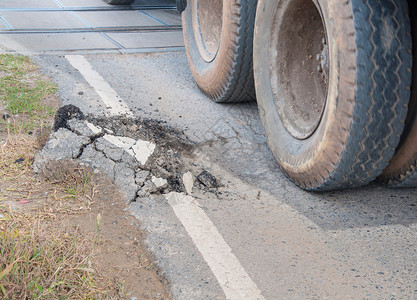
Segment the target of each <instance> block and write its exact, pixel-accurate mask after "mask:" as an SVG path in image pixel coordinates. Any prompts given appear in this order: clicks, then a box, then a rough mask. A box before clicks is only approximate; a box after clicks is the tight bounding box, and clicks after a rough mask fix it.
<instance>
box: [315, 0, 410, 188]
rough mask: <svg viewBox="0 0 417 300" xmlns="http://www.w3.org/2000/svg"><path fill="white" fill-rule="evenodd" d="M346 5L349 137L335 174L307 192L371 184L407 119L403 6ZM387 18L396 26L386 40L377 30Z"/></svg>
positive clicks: (407, 54) (407, 47) (407, 73)
mask: <svg viewBox="0 0 417 300" xmlns="http://www.w3.org/2000/svg"><path fill="white" fill-rule="evenodd" d="M346 2H347V3H348V2H349V1H346ZM351 3H352V7H353V11H354V23H355V31H356V44H357V49H354V50H355V51H356V53H357V54H356V56H357V82H356V93H355V99H354V101H355V103H356V106H355V109H354V113H353V116H352V117H351V118H352V125H351V130H350V131H351V134H350V136H349V138H348V139H347V142H346V144H345V145H343V146H342V148H344V149H345V150H344V152H343V153H342V155H341V159H340V161H339V163H338V167H337V168H336V170H335V171H334V172H333V173H332V174H331V176H330V177H328V178H327V179H326V180H325V181H324V182H323V183H322V184H319V185H315V184H314V185H313V186H315V187H314V188H311V189H312V190H330V189H337V188H349V187H358V186H362V185H365V184H367V183H369V182H371V181H372V180H374V179H375V178H376V177H377V176H378V175H380V173H381V172H382V171H383V170H384V168H385V167H386V166H387V165H388V163H389V160H390V159H391V157H392V156H393V155H394V152H395V148H396V146H397V144H398V142H399V141H400V135H401V132H402V129H403V127H404V121H405V118H406V113H407V110H406V105H407V103H408V99H409V96H410V93H409V83H410V82H411V70H410V66H411V54H410V53H411V50H410V49H411V39H410V38H409V37H408V36H407V37H404V35H405V34H406V33H405V30H404V28H407V26H409V20H408V15H407V2H406V1H402V0H400V1H394V0H387V1H383V2H379V1H372V0H365V1H362V0H352V1H351ZM380 3H384V4H380ZM364 4H365V5H364ZM390 20H392V23H391V26H392V28H395V31H394V32H391V33H392V35H391V36H389V35H387V34H386V33H385V32H382V30H383V29H384V28H385V27H384V25H385V24H384V22H389V21H390ZM384 39H389V40H388V41H387V40H384ZM384 43H386V44H387V45H388V46H387V47H388V49H384V48H383V47H384V46H385V44H384ZM386 51H387V52H388V53H389V55H386ZM368 60H369V61H370V62H371V63H369V61H368ZM352 133H354V134H352ZM329 159H330V158H329ZM320 179H321V178H320ZM319 181H321V180H319ZM307 189H309V188H308V187H307Z"/></svg>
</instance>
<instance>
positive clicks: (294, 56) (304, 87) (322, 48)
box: [269, 0, 330, 140]
mask: <svg viewBox="0 0 417 300" xmlns="http://www.w3.org/2000/svg"><path fill="white" fill-rule="evenodd" d="M272 28H273V29H272V32H271V44H270V47H271V48H270V51H269V53H270V57H269V62H270V63H269V72H270V78H271V87H272V93H273V95H274V99H275V104H276V108H277V110H278V113H279V115H280V118H281V120H282V123H283V124H284V126H285V128H286V130H287V131H288V132H289V133H290V134H291V135H292V136H293V137H295V138H297V139H300V140H303V139H307V138H309V137H310V136H311V135H312V134H313V133H314V132H315V131H316V129H317V128H318V126H319V124H320V122H321V118H322V115H323V112H324V109H325V106H326V98H327V91H328V80H329V65H330V58H329V51H328V42H327V37H326V30H325V25H324V22H323V19H322V17H321V13H320V12H319V10H318V8H317V7H316V5H315V4H314V3H313V2H312V1H311V0H288V1H286V2H285V3H284V4H282V5H279V6H278V7H277V9H276V11H275V14H274V19H273V26H272Z"/></svg>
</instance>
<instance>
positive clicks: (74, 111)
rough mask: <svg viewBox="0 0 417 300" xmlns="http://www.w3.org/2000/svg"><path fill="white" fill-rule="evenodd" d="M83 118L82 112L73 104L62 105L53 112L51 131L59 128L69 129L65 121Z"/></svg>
mask: <svg viewBox="0 0 417 300" xmlns="http://www.w3.org/2000/svg"><path fill="white" fill-rule="evenodd" d="M74 118H76V119H78V120H85V116H84V114H83V112H82V111H81V110H80V109H79V108H78V107H77V106H75V105H72V104H68V105H64V106H62V107H61V108H60V109H58V111H57V112H56V114H55V120H54V126H53V131H57V130H58V129H60V128H65V129H70V128H69V126H68V124H67V121H68V120H71V119H74Z"/></svg>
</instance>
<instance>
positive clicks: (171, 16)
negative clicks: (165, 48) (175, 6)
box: [143, 10, 182, 26]
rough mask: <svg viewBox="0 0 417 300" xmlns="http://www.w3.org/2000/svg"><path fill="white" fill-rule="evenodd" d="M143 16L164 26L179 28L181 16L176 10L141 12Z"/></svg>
mask: <svg viewBox="0 0 417 300" xmlns="http://www.w3.org/2000/svg"><path fill="white" fill-rule="evenodd" d="M143 12H144V13H145V14H148V15H150V16H152V17H153V18H156V19H158V20H159V21H162V22H163V23H165V24H166V25H178V26H181V24H182V23H181V15H180V13H179V12H178V11H176V10H143Z"/></svg>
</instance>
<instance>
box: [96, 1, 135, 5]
mask: <svg viewBox="0 0 417 300" xmlns="http://www.w3.org/2000/svg"><path fill="white" fill-rule="evenodd" d="M104 2H106V3H108V4H112V5H129V4H132V3H133V2H135V0H104Z"/></svg>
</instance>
